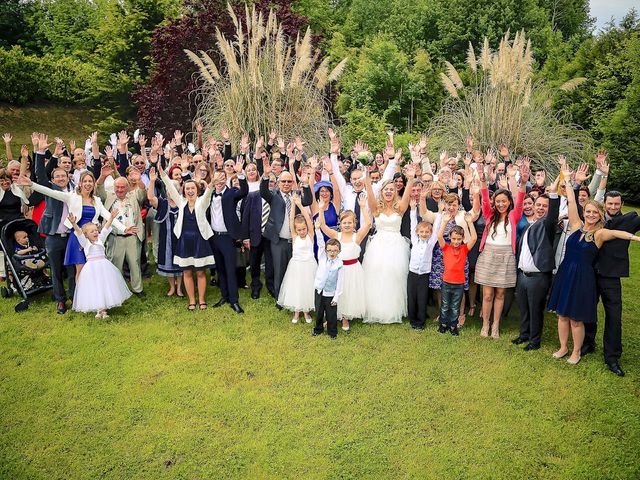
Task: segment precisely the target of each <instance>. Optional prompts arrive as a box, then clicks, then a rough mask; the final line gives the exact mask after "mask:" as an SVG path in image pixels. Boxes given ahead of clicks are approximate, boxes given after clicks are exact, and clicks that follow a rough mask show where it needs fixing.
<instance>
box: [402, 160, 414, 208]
mask: <svg viewBox="0 0 640 480" xmlns="http://www.w3.org/2000/svg"><path fill="white" fill-rule="evenodd" d="M405 174H406V176H407V185H406V186H405V187H404V193H403V194H402V199H401V200H400V203H399V205H398V208H399V210H400V214H401V215H402V214H404V212H406V211H407V208H409V201H410V200H411V189H412V187H413V180H414V179H415V177H416V169H415V167H414V166H413V165H409V166H408V167H407V168H406V173H405Z"/></svg>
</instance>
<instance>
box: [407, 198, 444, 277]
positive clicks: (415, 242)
mask: <svg viewBox="0 0 640 480" xmlns="http://www.w3.org/2000/svg"><path fill="white" fill-rule="evenodd" d="M410 215H411V257H410V259H409V271H410V272H413V273H416V274H418V275H423V274H425V273H431V260H432V258H433V247H434V246H435V244H436V242H437V241H438V235H437V234H436V232H438V231H439V230H440V225H441V223H442V215H440V214H438V215H437V216H436V221H435V222H434V225H433V230H432V232H431V236H430V237H429V238H428V239H426V240H421V239H420V237H419V236H418V234H417V233H416V226H417V225H418V214H417V213H416V211H415V210H411V214H410Z"/></svg>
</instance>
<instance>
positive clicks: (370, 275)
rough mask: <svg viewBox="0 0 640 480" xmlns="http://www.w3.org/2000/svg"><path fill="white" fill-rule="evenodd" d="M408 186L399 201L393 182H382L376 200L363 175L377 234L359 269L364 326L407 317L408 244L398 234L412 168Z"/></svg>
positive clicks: (412, 170) (409, 173)
mask: <svg viewBox="0 0 640 480" xmlns="http://www.w3.org/2000/svg"><path fill="white" fill-rule="evenodd" d="M405 174H406V176H407V181H408V184H407V186H406V188H405V189H404V194H403V195H402V198H400V197H399V196H398V191H397V188H396V185H395V183H394V182H393V181H390V180H388V181H386V182H384V183H383V184H382V188H381V190H380V199H379V200H377V199H376V197H375V195H374V192H373V188H372V186H371V179H370V178H369V177H368V176H367V179H366V187H367V201H368V203H369V209H370V210H371V212H372V213H373V216H374V217H375V222H376V228H377V233H376V234H375V235H374V236H373V237H372V238H371V240H370V241H369V243H368V246H367V251H366V253H365V256H364V261H363V265H362V268H363V269H364V273H365V292H364V295H365V299H366V308H367V310H366V315H365V318H364V322H365V323H402V317H403V316H405V315H406V314H407V274H408V271H409V243H408V242H407V241H406V240H405V238H404V237H403V236H402V234H401V233H400V225H401V223H402V215H404V212H405V211H406V210H407V208H408V207H409V201H410V199H411V187H412V186H413V180H414V178H415V167H414V166H413V165H411V166H409V167H407V169H406V172H405Z"/></svg>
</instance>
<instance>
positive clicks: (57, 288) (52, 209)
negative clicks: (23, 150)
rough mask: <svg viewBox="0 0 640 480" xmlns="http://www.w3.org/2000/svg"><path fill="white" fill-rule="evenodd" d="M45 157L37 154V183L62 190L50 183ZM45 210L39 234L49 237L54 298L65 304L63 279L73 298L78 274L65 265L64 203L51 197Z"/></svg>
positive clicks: (47, 241) (45, 242) (48, 244)
mask: <svg viewBox="0 0 640 480" xmlns="http://www.w3.org/2000/svg"><path fill="white" fill-rule="evenodd" d="M44 159H45V156H44V155H41V154H36V162H35V163H36V164H35V173H36V183H38V184H39V185H42V186H44V187H49V188H51V189H53V190H59V191H61V190H62V189H61V188H60V187H58V186H57V185H55V184H53V183H51V182H50V181H49V177H48V176H47V169H46V168H45V165H44ZM44 201H45V208H44V213H43V214H42V218H41V219H40V225H39V226H38V232H40V233H43V234H45V235H46V236H47V237H46V239H45V241H44V245H45V248H46V250H47V256H48V257H49V263H50V265H51V277H52V278H51V280H52V283H53V298H54V299H55V301H56V302H65V301H66V300H67V294H66V291H65V289H64V282H63V279H64V277H65V274H66V277H67V283H68V284H69V297H70V298H73V291H74V290H75V286H76V272H75V267H74V266H73V265H69V266H65V265H64V254H65V252H66V251H67V241H68V239H69V237H68V235H67V234H66V233H63V234H59V233H57V230H58V227H59V226H60V223H61V222H62V221H63V220H64V219H63V218H62V214H63V211H64V207H65V205H64V203H63V202H61V201H60V200H56V199H54V198H51V197H49V196H46V197H45V199H44Z"/></svg>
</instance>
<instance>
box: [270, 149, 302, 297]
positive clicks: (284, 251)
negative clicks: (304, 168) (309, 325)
mask: <svg viewBox="0 0 640 480" xmlns="http://www.w3.org/2000/svg"><path fill="white" fill-rule="evenodd" d="M262 169H263V172H264V174H263V175H262V181H261V182H260V195H261V196H262V198H263V199H264V200H265V202H267V203H268V204H269V205H270V206H271V210H270V212H269V219H268V220H267V225H266V226H265V229H264V236H265V237H266V238H267V239H269V241H270V242H271V254H272V258H273V272H274V292H273V293H274V294H275V295H274V296H275V298H278V295H279V294H280V285H281V284H282V279H283V278H284V274H285V271H286V269H287V265H288V263H289V260H291V255H292V245H291V241H292V240H291V230H290V227H289V214H290V211H291V208H296V207H295V206H294V205H293V202H292V201H291V190H292V189H293V181H294V180H293V175H291V173H289V172H286V171H284V172H282V174H281V175H280V178H279V179H278V184H277V187H276V188H274V189H273V190H271V189H270V188H269V176H270V174H271V165H269V159H268V157H266V156H265V157H264V160H263V166H262ZM311 200H312V197H311V190H310V189H309V186H308V185H306V186H303V187H302V205H304V206H308V205H311ZM279 308H282V307H280V306H279Z"/></svg>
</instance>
